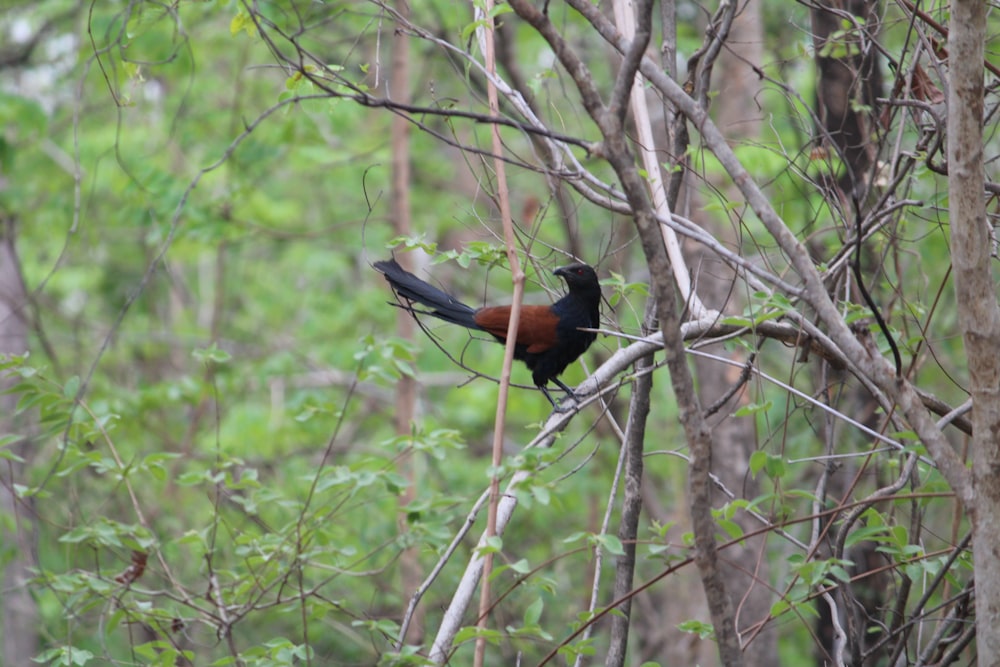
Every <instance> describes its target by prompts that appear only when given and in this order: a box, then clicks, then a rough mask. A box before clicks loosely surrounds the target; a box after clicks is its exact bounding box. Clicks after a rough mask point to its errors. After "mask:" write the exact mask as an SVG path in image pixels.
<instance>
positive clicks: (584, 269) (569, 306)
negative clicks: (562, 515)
mask: <svg viewBox="0 0 1000 667" xmlns="http://www.w3.org/2000/svg"><path fill="white" fill-rule="evenodd" d="M374 266H375V269H376V270H377V271H379V272H381V273H382V274H383V275H384V276H385V279H386V280H388V281H389V284H390V285H391V286H392V289H393V291H395V292H396V294H397V296H399V297H401V298H403V299H405V300H406V301H407V302H408V303H407V304H406V305H404V306H403V308H405V309H406V310H408V311H410V313H412V314H414V315H416V314H423V315H431V316H433V317H436V318H438V319H442V320H444V321H445V322H451V323H452V324H458V325H459V326H463V327H465V328H467V329H475V330H478V331H485V332H486V333H488V334H490V335H491V336H493V337H494V338H496V339H497V340H498V341H500V342H501V343H504V342H506V340H507V324H508V322H509V321H510V306H492V307H490V306H487V307H485V308H478V309H477V308H472V307H470V306H467V305H465V304H464V303H462V302H461V301H459V300H458V299H456V298H455V297H453V296H451V295H449V294H446V293H445V292H442V291H441V290H439V289H438V288H437V287H434V286H433V285H430V284H428V283H426V282H424V281H423V280H421V279H420V278H418V277H416V276H415V275H413V274H412V273H410V272H409V271H406V270H405V269H403V267H401V266H400V265H399V264H398V263H397V262H396V260H395V259H390V260H389V261H385V262H375V265H374ZM553 273H554V274H555V275H557V276H561V277H562V278H563V280H565V281H566V286H567V287H568V288H569V293H568V294H566V296H564V297H562V298H561V299H559V300H558V301H556V302H555V303H554V304H552V305H551V306H521V317H520V320H519V321H518V327H517V342H516V344H515V345H514V358H515V359H518V360H519V361H523V362H524V363H525V364H526V365H527V366H528V369H529V370H531V379H532V380H534V382H535V386H537V387H538V388H539V389H541V390H542V393H543V394H545V398H547V399H549V402H550V403H552V406H553V407H558V406H557V405H556V402H555V400H553V398H552V396H551V395H550V394H549V392H548V389H547V387H546V385H547V384H548V383H549V381H550V380H551V381H552V382H554V383H556V384H557V385H558V386H559V387H560V388H562V389H563V390H564V391H565V392H566V393H568V394H569V395H570V396H573V397H574V398H575V397H576V394H574V393H573V390H572V389H570V388H569V387H567V386H566V385H565V384H563V382H562V381H561V380H560V379H559V377H558V376H559V374H560V373H562V372H563V371H564V370H565V369H566V367H567V366H569V365H570V364H571V363H573V362H574V361H576V359H577V358H578V357H579V356H580V355H581V354H583V353H584V352H585V351H586V350H587V348H588V347H590V344H591V343H593V342H594V339H596V338H597V334H595V333H593V332H591V331H580V329H596V328H597V327H598V326H600V317H601V285H600V283H599V282H598V281H597V273H596V272H595V271H594V269H593V268H591V267H589V266H587V265H586V264H570V265H569V266H563V267H560V268H558V269H556V270H555V271H553ZM414 303H419V304H421V305H423V306H426V307H428V308H430V309H431V310H418V309H416V308H414V307H413V304H414Z"/></svg>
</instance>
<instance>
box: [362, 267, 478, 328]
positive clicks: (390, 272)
mask: <svg viewBox="0 0 1000 667" xmlns="http://www.w3.org/2000/svg"><path fill="white" fill-rule="evenodd" d="M374 266H375V269H376V270H377V271H379V272H380V273H382V275H384V276H385V279H386V280H388V281H389V284H390V285H391V286H392V289H393V290H394V291H395V292H396V294H398V295H399V296H401V297H403V298H404V299H407V300H409V301H412V302H416V303H420V304H423V305H424V306H427V307H428V308H431V310H430V311H423V312H425V313H426V314H427V315H432V316H434V317H437V318H438V319H442V320H444V321H445V322H451V323H452V324H458V325H460V326H463V327H466V328H468V329H479V328H480V327H479V325H477V324H476V320H475V315H476V311H475V310H474V309H473V308H470V307H469V306H467V305H465V304H464V303H462V302H461V301H459V300H458V299H456V298H455V297H453V296H451V295H450V294H447V293H445V292H443V291H441V290H439V289H438V288H437V287H434V286H433V285H431V284H428V283H426V282H424V281H423V280H421V279H420V278H417V277H416V276H415V275H413V274H412V273H410V272H409V271H407V270H405V269H404V268H403V267H401V266H400V265H399V263H398V262H396V260H395V259H390V260H388V261H383V262H375V264H374ZM414 312H421V311H414Z"/></svg>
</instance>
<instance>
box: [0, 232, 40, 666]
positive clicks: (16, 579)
mask: <svg viewBox="0 0 1000 667" xmlns="http://www.w3.org/2000/svg"><path fill="white" fill-rule="evenodd" d="M0 223H2V227H0V357H3V356H4V355H7V354H24V353H25V352H26V351H27V347H28V343H27V339H28V326H27V322H26V318H25V310H24V309H25V307H26V304H27V294H25V290H24V283H23V282H22V280H21V271H20V268H19V262H18V258H17V250H16V249H15V247H14V222H13V220H11V219H10V218H5V219H4V220H2V221H0ZM11 384H12V382H11V381H10V380H8V379H7V378H3V377H0V389H7V388H8V387H9V386H10V385H11ZM16 405H17V396H14V395H11V394H0V433H23V431H24V426H25V424H24V420H21V419H18V418H17V417H15V416H14V410H15V408H16ZM11 449H12V450H13V453H15V454H17V455H18V456H20V457H21V458H22V459H23V458H26V457H27V456H28V455H29V449H30V448H29V447H28V442H27V441H26V440H22V441H21V442H20V443H18V444H16V445H14V446H13V447H12V448H11ZM24 467H25V464H24V463H19V462H16V461H11V460H4V461H2V465H0V526H3V529H2V531H0V544H3V545H4V551H5V552H6V553H5V554H4V555H3V560H0V563H2V564H3V582H2V586H3V588H0V615H2V616H3V664H4V665H30V664H32V663H31V658H32V657H34V656H35V655H36V654H37V653H38V634H37V630H38V620H37V619H38V609H37V607H36V605H35V600H34V598H32V597H31V594H30V593H29V592H28V586H27V582H28V580H29V579H30V578H31V568H32V567H34V565H35V562H34V558H33V555H32V553H33V543H34V532H35V528H34V517H33V515H32V513H31V512H29V511H26V506H25V502H26V501H24V500H18V499H17V498H16V497H15V496H14V494H13V490H14V485H15V484H22V483H23V479H22V474H23V472H24ZM8 559H9V560H8Z"/></svg>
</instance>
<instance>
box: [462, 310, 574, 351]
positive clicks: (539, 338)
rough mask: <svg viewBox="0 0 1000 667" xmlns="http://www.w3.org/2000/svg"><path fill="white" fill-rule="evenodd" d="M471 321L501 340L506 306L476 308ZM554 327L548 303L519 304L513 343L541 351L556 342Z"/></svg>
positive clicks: (556, 322)
mask: <svg viewBox="0 0 1000 667" xmlns="http://www.w3.org/2000/svg"><path fill="white" fill-rule="evenodd" d="M475 320H476V324H477V325H478V326H479V327H480V328H481V329H482V330H483V331H487V332H489V333H491V334H493V335H494V336H496V337H497V338H499V339H500V340H505V339H506V338H507V324H508V323H509V322H510V306H495V307H492V308H481V309H479V310H478V311H476V315H475ZM558 326H559V316H558V315H556V314H555V313H553V312H552V308H550V307H549V306H522V307H521V318H520V320H519V321H518V325H517V343H518V345H524V346H525V348H527V349H526V351H527V352H529V353H531V354H538V353H540V352H545V351H546V350H548V349H550V348H552V347H554V346H555V344H556V343H557V342H558V339H559V337H558Z"/></svg>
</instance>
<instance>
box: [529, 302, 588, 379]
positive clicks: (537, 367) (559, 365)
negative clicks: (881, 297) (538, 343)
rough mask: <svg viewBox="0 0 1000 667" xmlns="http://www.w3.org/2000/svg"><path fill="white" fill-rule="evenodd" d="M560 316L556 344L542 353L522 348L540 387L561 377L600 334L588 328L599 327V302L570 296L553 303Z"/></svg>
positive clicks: (553, 309) (557, 314) (556, 312)
mask: <svg viewBox="0 0 1000 667" xmlns="http://www.w3.org/2000/svg"><path fill="white" fill-rule="evenodd" d="M552 311H553V313H554V314H555V315H556V316H558V324H557V325H556V338H557V340H556V344H555V345H553V346H552V347H551V348H550V349H548V350H545V351H544V352H539V353H530V352H527V351H526V350H520V353H521V354H520V355H518V358H520V359H521V360H522V361H524V362H525V364H527V366H528V368H530V369H531V371H532V379H533V380H534V382H535V384H536V385H537V386H544V385H545V384H546V383H547V382H548V381H549V380H551V379H552V378H554V377H556V376H558V375H559V374H560V373H562V372H563V371H564V370H566V367H567V366H569V365H570V364H571V363H573V362H574V361H576V360H577V359H578V358H579V357H580V355H581V354H583V353H584V352H586V351H587V348H588V347H590V344H591V343H593V342H594V340H595V339H596V338H597V334H595V333H592V332H589V331H580V329H581V328H584V329H596V328H597V327H598V326H599V325H600V312H599V305H598V304H596V303H595V304H590V303H588V302H587V301H586V300H584V299H579V298H576V297H575V296H574V295H567V296H566V297H564V298H562V299H560V300H559V301H557V302H556V303H554V304H553V305H552Z"/></svg>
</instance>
